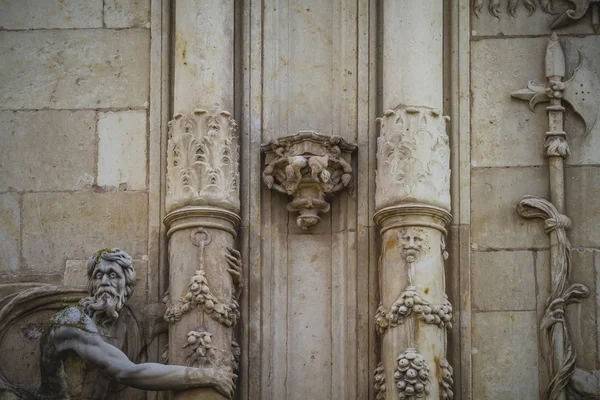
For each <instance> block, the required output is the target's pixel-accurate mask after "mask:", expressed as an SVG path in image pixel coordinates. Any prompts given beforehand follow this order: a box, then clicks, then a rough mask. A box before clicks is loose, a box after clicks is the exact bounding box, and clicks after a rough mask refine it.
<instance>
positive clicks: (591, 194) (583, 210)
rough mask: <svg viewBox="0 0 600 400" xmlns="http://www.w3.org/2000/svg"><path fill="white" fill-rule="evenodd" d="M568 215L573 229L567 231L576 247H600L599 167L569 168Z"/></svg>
mask: <svg viewBox="0 0 600 400" xmlns="http://www.w3.org/2000/svg"><path fill="white" fill-rule="evenodd" d="M565 191H566V196H565V197H566V214H567V215H568V216H569V218H571V221H572V222H573V227H572V228H571V230H570V231H568V235H569V238H570V239H571V244H572V245H573V246H574V247H579V246H583V247H599V246H600V229H598V227H599V226H600V167H579V168H567V169H566V171H565Z"/></svg>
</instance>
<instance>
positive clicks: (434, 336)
mask: <svg viewBox="0 0 600 400" xmlns="http://www.w3.org/2000/svg"><path fill="white" fill-rule="evenodd" d="M382 15H383V85H382V86H383V93H382V97H383V104H384V106H386V108H384V109H387V111H385V112H384V115H383V116H382V117H381V118H380V119H379V120H378V121H379V123H380V126H381V130H380V136H379V138H378V139H377V172H376V192H375V208H376V210H377V211H376V212H375V215H374V217H373V219H374V221H375V223H376V224H377V225H378V226H379V227H380V228H381V230H380V232H381V255H380V261H379V286H380V287H379V289H380V296H381V297H380V305H379V308H378V310H377V313H376V315H375V323H376V330H377V332H378V333H379V346H380V352H379V353H380V355H381V360H380V361H381V364H379V366H378V368H377V370H376V371H375V377H376V384H377V387H376V391H377V395H378V398H385V399H387V400H392V399H394V400H396V399H436V400H437V399H452V398H453V397H454V393H453V390H452V383H453V378H452V367H450V365H449V364H448V362H447V361H446V347H447V343H446V329H449V328H450V327H451V322H452V305H451V304H450V302H449V301H448V297H447V296H446V293H445V277H444V260H445V259H446V258H447V253H446V250H445V236H446V234H447V231H446V227H447V225H448V224H449V223H450V220H451V219H452V216H451V214H450V146H449V140H448V135H447V134H446V122H447V120H448V117H445V116H443V115H442V114H441V112H440V111H439V109H441V107H442V99H443V83H442V81H443V79H442V78H443V71H442V65H443V62H442V55H443V54H442V53H443V48H442V37H443V1H441V0H433V1H426V2H423V1H418V0H408V1H402V2H397V1H393V0H389V1H384V2H383V10H382ZM398 21H402V22H401V23H398ZM398 37H411V38H415V39H414V40H410V41H406V42H398V41H397V40H396V39H397V38H398ZM398 71H402V77H399V74H398ZM382 383H386V384H387V385H385V386H384V387H385V391H384V390H381V388H382Z"/></svg>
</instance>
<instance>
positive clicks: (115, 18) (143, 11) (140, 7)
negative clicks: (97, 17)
mask: <svg viewBox="0 0 600 400" xmlns="http://www.w3.org/2000/svg"><path fill="white" fill-rule="evenodd" d="M104 24H105V26H106V27H107V28H149V24H150V0H105V1H104Z"/></svg>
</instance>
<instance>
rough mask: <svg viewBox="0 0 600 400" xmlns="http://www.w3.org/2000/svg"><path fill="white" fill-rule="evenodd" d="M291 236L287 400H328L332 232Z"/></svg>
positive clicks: (329, 384)
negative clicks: (330, 233) (328, 233)
mask: <svg viewBox="0 0 600 400" xmlns="http://www.w3.org/2000/svg"><path fill="white" fill-rule="evenodd" d="M288 240H289V242H288V246H289V247H288V281H287V285H288V315H287V321H288V322H287V328H288V329H287V330H288V332H287V335H288V339H287V346H288V350H287V352H288V354H287V360H288V361H287V399H289V400H294V399H296V400H300V399H318V398H322V399H329V398H331V395H330V393H331V365H332V359H331V334H332V331H331V301H332V300H331V278H332V277H331V239H330V235H290V236H289V239H288ZM333 279H336V278H335V277H333ZM274 367H275V368H286V366H284V365H275V366H274ZM308 382H310V385H308V384H307V383H308Z"/></svg>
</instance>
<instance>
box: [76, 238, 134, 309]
mask: <svg viewBox="0 0 600 400" xmlns="http://www.w3.org/2000/svg"><path fill="white" fill-rule="evenodd" d="M100 259H103V260H106V261H114V262H116V263H117V264H119V266H120V267H121V268H122V269H123V274H125V300H127V299H129V298H130V297H131V295H132V294H133V289H134V288H135V284H136V275H135V264H134V263H133V259H132V258H131V256H130V255H129V254H127V253H125V252H124V251H123V250H121V249H118V248H116V247H114V248H112V249H102V250H98V251H97V252H95V253H94V254H93V255H92V256H91V257H90V258H89V260H88V262H87V276H88V290H89V292H90V296H93V295H94V288H93V286H92V277H93V276H94V270H95V269H96V266H97V265H98V263H99V262H100Z"/></svg>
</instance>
